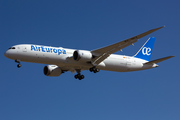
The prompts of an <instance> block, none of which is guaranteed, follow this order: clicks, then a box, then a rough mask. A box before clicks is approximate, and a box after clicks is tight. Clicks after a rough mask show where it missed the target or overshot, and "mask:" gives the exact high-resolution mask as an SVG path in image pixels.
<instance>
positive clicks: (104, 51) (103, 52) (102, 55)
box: [91, 26, 164, 66]
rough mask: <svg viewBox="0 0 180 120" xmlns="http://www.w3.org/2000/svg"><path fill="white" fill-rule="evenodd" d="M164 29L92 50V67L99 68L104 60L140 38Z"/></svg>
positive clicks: (150, 31)
mask: <svg viewBox="0 0 180 120" xmlns="http://www.w3.org/2000/svg"><path fill="white" fill-rule="evenodd" d="M163 27H164V26H162V27H159V28H155V29H152V30H149V31H147V32H144V33H142V34H139V35H137V36H134V37H131V38H129V39H126V40H123V41H121V42H118V43H115V44H112V45H109V46H107V47H103V48H100V49H96V50H92V51H91V53H92V54H93V55H94V56H95V57H94V58H93V59H92V61H91V63H92V65H93V66H97V65H98V64H99V63H101V62H102V61H103V60H105V59H106V58H107V57H109V56H110V55H111V54H113V53H115V52H117V51H118V50H121V49H123V48H125V47H127V46H129V45H132V44H133V43H135V42H137V40H138V39H140V38H142V37H144V36H146V35H149V34H150V33H152V32H155V31H156V30H159V29H161V28H163Z"/></svg>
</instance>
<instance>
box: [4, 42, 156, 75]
mask: <svg viewBox="0 0 180 120" xmlns="http://www.w3.org/2000/svg"><path fill="white" fill-rule="evenodd" d="M13 47H14V48H15V49H9V50H7V51H6V52H5V56H6V57H8V58H10V59H13V60H20V61H24V62H33V63H42V64H52V65H57V66H59V67H60V68H62V69H63V70H67V71H74V70H75V69H81V70H89V68H90V67H92V64H90V63H88V62H87V61H75V60H74V59H73V57H72V56H73V52H74V51H75V49H66V48H62V47H50V46H42V45H33V44H20V45H15V46H13ZM146 62H148V61H146V60H143V59H139V58H136V57H130V56H124V55H115V54H112V55H110V56H109V57H108V58H107V59H105V60H104V61H102V62H101V63H100V64H99V65H98V66H97V68H99V69H101V70H108V71H117V72H128V71H137V70H144V69H149V68H154V67H157V66H158V65H157V64H153V65H146V64H143V63H146Z"/></svg>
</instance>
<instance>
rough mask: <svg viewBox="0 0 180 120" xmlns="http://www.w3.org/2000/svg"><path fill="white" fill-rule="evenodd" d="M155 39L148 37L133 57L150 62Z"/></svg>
mask: <svg viewBox="0 0 180 120" xmlns="http://www.w3.org/2000/svg"><path fill="white" fill-rule="evenodd" d="M155 39H156V38H155V37H150V38H149V39H148V40H147V41H146V43H145V44H144V45H143V46H142V47H141V48H140V50H139V51H138V52H137V53H136V54H135V55H134V57H137V58H141V59H144V60H147V61H150V58H151V54H152V50H153V46H154V42H155Z"/></svg>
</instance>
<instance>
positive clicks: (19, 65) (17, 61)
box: [15, 59, 21, 68]
mask: <svg viewBox="0 0 180 120" xmlns="http://www.w3.org/2000/svg"><path fill="white" fill-rule="evenodd" d="M15 62H16V63H19V64H18V65H17V67H18V68H20V67H21V64H20V60H18V59H16V60H15Z"/></svg>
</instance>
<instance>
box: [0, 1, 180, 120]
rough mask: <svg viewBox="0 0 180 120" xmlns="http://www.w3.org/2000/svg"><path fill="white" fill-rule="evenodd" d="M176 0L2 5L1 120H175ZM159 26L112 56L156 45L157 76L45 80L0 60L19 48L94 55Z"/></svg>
mask: <svg viewBox="0 0 180 120" xmlns="http://www.w3.org/2000/svg"><path fill="white" fill-rule="evenodd" d="M179 5H180V1H179V0H148V1H147V0H64V1H62V0H49V1H47V0H1V1H0V47H1V51H0V53H1V54H0V55H1V57H0V58H1V70H0V76H1V79H0V120H180V77H179V76H180V75H179V74H180V70H179V68H180V65H179V59H180V56H179V52H180V49H179V45H180V40H179V35H180V33H179V32H180V23H179V22H180V15H179V12H180V7H179ZM163 25H165V26H166V27H165V28H163V29H161V30H158V31H156V32H155V33H152V34H150V35H148V36H146V37H144V38H142V39H140V40H139V42H137V43H135V46H129V47H127V48H125V49H123V52H117V54H124V55H130V56H131V55H134V54H135V53H136V52H137V51H138V49H139V48H140V47H141V46H142V45H143V43H144V42H145V41H146V40H147V39H148V38H149V37H156V42H155V46H154V49H153V54H152V57H151V60H154V59H158V58H161V57H166V56H169V55H175V56H176V57H174V58H172V59H169V60H167V61H164V62H162V63H159V67H158V68H154V69H150V70H145V71H137V72H129V73H120V72H109V71H100V72H99V73H97V74H94V73H91V72H89V71H83V72H82V74H84V75H85V79H84V80H82V81H79V80H76V79H74V74H72V73H71V72H67V73H65V74H62V75H61V76H59V77H47V76H45V75H44V74H43V67H44V66H45V65H44V64H35V63H25V62H22V67H21V68H20V69H19V68H17V67H16V65H17V63H15V62H14V61H13V60H10V59H8V58H6V57H5V56H4V52H5V51H6V50H7V49H8V48H9V47H11V46H13V45H16V44H22V43H25V44H26V43H27V44H28V43H33V44H40V45H50V46H61V47H65V48H74V49H85V50H93V49H96V48H99V47H103V46H106V45H110V44H112V43H115V42H118V41H121V40H124V39H127V38H130V37H133V36H135V35H137V34H140V33H142V32H145V31H147V30H150V29H153V28H156V27H160V26H163Z"/></svg>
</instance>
